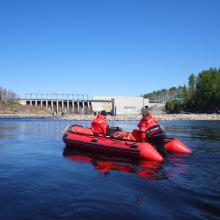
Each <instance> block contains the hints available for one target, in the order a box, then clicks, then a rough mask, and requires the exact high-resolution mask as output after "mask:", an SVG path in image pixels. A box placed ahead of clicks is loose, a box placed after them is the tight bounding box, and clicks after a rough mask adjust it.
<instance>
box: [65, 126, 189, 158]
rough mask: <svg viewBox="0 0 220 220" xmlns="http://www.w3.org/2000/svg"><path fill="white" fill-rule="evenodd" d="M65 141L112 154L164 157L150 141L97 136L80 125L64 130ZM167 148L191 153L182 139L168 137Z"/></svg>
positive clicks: (89, 149)
mask: <svg viewBox="0 0 220 220" xmlns="http://www.w3.org/2000/svg"><path fill="white" fill-rule="evenodd" d="M63 141H64V143H65V144H66V146H69V147H74V148H78V149H83V150H88V151H92V152H98V153H105V154H111V155H115V156H119V157H129V158H134V159H144V160H153V161H162V160H163V157H162V156H161V155H160V154H159V153H158V151H157V150H156V149H155V148H154V147H153V146H152V145H151V144H149V143H147V142H144V143H140V142H135V141H131V140H125V139H118V138H110V137H107V136H106V137H102V136H95V135H94V134H93V133H92V131H91V129H90V128H85V127H82V126H78V125H72V126H69V127H68V129H66V131H65V132H64V135H63ZM165 143H166V144H165V149H166V150H167V151H169V152H175V153H191V150H190V149H189V148H188V147H187V146H185V145H184V144H183V143H182V142H181V141H179V140H175V139H171V138H166V140H165Z"/></svg>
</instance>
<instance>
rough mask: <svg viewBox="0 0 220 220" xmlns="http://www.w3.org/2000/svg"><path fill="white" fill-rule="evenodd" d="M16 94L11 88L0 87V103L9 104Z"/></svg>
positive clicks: (13, 100) (14, 99)
mask: <svg viewBox="0 0 220 220" xmlns="http://www.w3.org/2000/svg"><path fill="white" fill-rule="evenodd" d="M16 98H17V95H16V94H15V93H14V92H12V91H11V90H7V89H4V88H2V87H0V104H9V103H14V102H15V101H16Z"/></svg>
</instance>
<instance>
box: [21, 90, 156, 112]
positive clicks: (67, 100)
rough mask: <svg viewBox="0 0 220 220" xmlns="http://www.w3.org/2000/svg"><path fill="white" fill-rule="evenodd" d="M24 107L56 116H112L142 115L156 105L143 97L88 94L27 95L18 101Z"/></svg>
mask: <svg viewBox="0 0 220 220" xmlns="http://www.w3.org/2000/svg"><path fill="white" fill-rule="evenodd" d="M18 102H19V103H20V104H22V105H29V106H40V107H45V108H46V109H48V110H50V111H51V113H53V114H56V115H62V114H93V113H95V112H100V111H101V110H106V111H107V112H108V113H109V114H111V115H132V114H140V112H141V110H142V109H143V108H145V109H148V108H150V107H151V106H152V105H155V103H150V102H149V99H145V98H144V97H142V96H93V97H90V96H89V95H87V94H58V93H53V94H41V93H27V94H26V95H25V98H21V99H18Z"/></svg>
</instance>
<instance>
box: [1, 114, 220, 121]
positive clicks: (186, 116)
mask: <svg viewBox="0 0 220 220" xmlns="http://www.w3.org/2000/svg"><path fill="white" fill-rule="evenodd" d="M154 116H155V118H157V119H158V120H165V121H171V120H207V121H209V120H213V121H219V120H220V114H154ZM1 118H46V119H51V120H73V121H90V120H91V119H92V118H94V116H93V115H65V116H52V115H51V114H0V119H1ZM140 118H141V115H120V116H108V118H107V120H110V121H111V120H112V121H136V120H140Z"/></svg>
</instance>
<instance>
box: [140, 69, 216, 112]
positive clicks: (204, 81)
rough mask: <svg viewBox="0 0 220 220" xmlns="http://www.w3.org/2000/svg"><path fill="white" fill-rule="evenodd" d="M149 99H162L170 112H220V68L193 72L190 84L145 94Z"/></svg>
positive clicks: (189, 79)
mask: <svg viewBox="0 0 220 220" xmlns="http://www.w3.org/2000/svg"><path fill="white" fill-rule="evenodd" d="M144 97H145V98H149V99H162V100H165V102H166V105H165V107H166V110H167V112H168V113H180V112H192V113H220V69H217V68H210V69H208V70H203V71H202V72H200V73H199V74H198V75H197V76H196V75H195V74H191V75H190V76H189V78H188V86H187V87H186V86H179V87H178V88H176V87H172V88H170V89H162V90H159V91H157V92H155V91H154V92H152V93H148V94H145V95H144Z"/></svg>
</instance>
